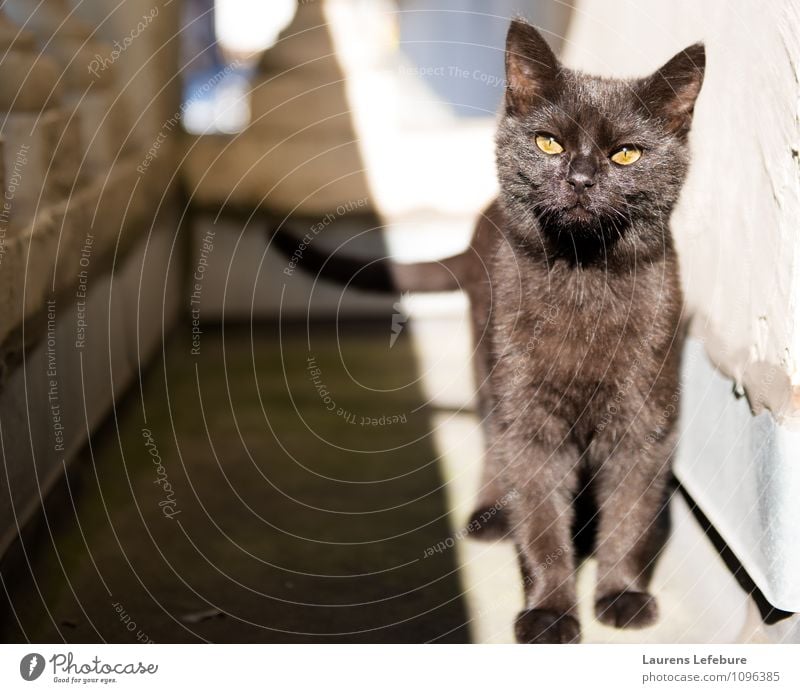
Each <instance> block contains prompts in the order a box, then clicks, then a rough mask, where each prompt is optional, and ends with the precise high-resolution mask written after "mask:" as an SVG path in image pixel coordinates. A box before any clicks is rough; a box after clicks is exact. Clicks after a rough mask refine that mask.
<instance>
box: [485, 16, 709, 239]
mask: <svg viewBox="0 0 800 693" xmlns="http://www.w3.org/2000/svg"><path fill="white" fill-rule="evenodd" d="M704 67H705V49H704V48H703V46H702V44H695V45H693V46H690V47H689V48H687V49H686V50H685V51H683V52H681V53H679V54H678V55H676V56H675V57H674V58H672V59H671V60H670V61H669V62H667V63H666V64H665V65H664V66H663V67H662V68H661V69H659V70H657V71H656V72H654V73H653V74H652V75H650V76H648V77H645V78H642V79H637V80H621V79H603V78H598V77H591V76H588V75H585V74H582V73H579V72H575V71H572V70H568V69H566V68H564V67H563V66H561V65H560V64H559V62H558V60H557V59H556V57H555V55H554V54H553V52H552V51H551V50H550V47H549V46H548V45H547V43H546V42H545V40H544V39H543V38H542V36H541V35H540V34H539V32H538V31H536V29H534V28H533V27H532V26H530V25H529V24H527V23H525V22H523V21H513V22H512V23H511V28H510V29H509V32H508V39H507V43H506V82H507V88H506V98H505V108H504V114H503V118H502V121H501V123H500V126H499V129H498V137H497V161H498V172H499V177H500V185H501V190H502V200H503V204H504V207H505V209H506V212H507V214H508V216H509V217H510V218H511V219H515V220H517V221H519V222H520V223H519V224H518V225H517V226H518V228H522V227H524V226H525V225H526V223H530V221H531V220H532V219H533V218H536V219H537V220H538V221H539V226H540V227H542V228H543V229H544V230H545V232H546V233H552V232H555V233H556V234H558V235H559V237H562V236H563V237H564V238H567V239H568V238H570V237H572V238H573V239H574V238H576V237H583V238H587V237H595V238H597V237H601V236H604V237H607V238H608V239H614V238H619V237H621V236H622V235H624V234H625V233H634V232H631V231H630V229H631V228H632V227H633V228H638V227H643V226H644V225H643V224H638V225H637V224H636V221H637V220H638V221H642V220H644V221H654V220H655V221H663V222H664V224H663V225H662V226H663V227H664V228H666V221H667V220H668V218H669V213H670V212H671V210H672V207H673V206H674V204H675V201H676V200H677V197H678V193H679V191H680V187H681V185H682V183H683V179H684V177H685V174H686V168H687V165H688V160H689V157H688V144H687V134H688V132H689V127H690V125H691V120H692V112H693V109H694V103H695V100H696V98H697V95H698V93H699V92H700V87H701V85H702V83H703V72H704ZM657 226H658V225H657ZM637 232H640V231H637Z"/></svg>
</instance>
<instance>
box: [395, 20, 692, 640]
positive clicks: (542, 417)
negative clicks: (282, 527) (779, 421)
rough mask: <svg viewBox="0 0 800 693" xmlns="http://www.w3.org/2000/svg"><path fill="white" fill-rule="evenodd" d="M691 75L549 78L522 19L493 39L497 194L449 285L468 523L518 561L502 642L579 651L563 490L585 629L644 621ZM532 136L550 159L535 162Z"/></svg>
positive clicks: (673, 389)
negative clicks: (458, 296)
mask: <svg viewBox="0 0 800 693" xmlns="http://www.w3.org/2000/svg"><path fill="white" fill-rule="evenodd" d="M704 63H705V54H704V50H703V47H702V46H701V45H695V46H691V47H690V48H688V49H687V50H686V51H685V52H683V53H680V54H678V55H677V56H676V57H675V58H673V59H672V60H671V61H670V62H669V63H667V64H666V65H665V66H664V67H663V68H662V69H661V70H659V71H657V72H656V73H654V74H653V75H652V76H650V77H648V78H645V79H641V80H628V81H623V80H610V79H601V78H596V77H590V76H587V75H583V74H580V73H576V72H573V71H570V70H567V69H565V68H563V67H562V66H560V65H559V63H558V61H557V60H556V58H555V56H554V55H553V53H552V52H551V50H550V49H549V47H548V46H547V44H546V43H545V41H544V40H543V39H542V38H541V36H540V35H539V34H538V32H537V31H536V30H535V29H534V28H533V27H531V26H529V25H527V24H525V23H524V22H521V21H514V22H512V24H511V28H510V30H509V34H508V41H507V50H506V72H507V82H508V89H507V94H506V103H505V110H504V115H503V118H502V120H501V123H500V125H499V128H498V134H497V166H498V174H499V179H500V188H501V195H500V198H499V199H498V200H497V201H496V202H495V203H493V204H492V205H491V206H490V208H489V209H488V210H487V211H486V212H484V214H483V215H482V217H481V219H480V220H479V222H478V225H477V227H476V232H475V235H474V237H473V240H472V243H471V246H470V248H469V249H468V250H467V251H466V252H465V253H464V254H462V255H461V256H457V257H458V259H457V261H454V260H456V259H454V258H450V259H449V260H448V261H447V262H448V263H449V264H448V267H447V269H448V272H449V271H452V269H453V268H454V267H457V268H458V269H457V273H458V278H459V280H460V284H461V286H462V287H463V288H464V289H465V290H466V292H467V294H468V295H469V298H470V301H471V307H472V320H473V331H474V338H475V342H476V359H475V372H476V380H477V383H478V390H479V402H480V413H481V415H482V418H483V419H484V420H485V421H487V422H488V425H487V433H488V446H487V454H486V464H485V471H484V480H483V487H482V491H481V497H480V501H479V504H478V510H477V511H476V515H478V516H479V515H480V514H482V511H483V509H484V508H486V507H488V506H494V507H500V508H502V511H501V512H500V513H498V514H496V515H493V516H494V517H495V518H497V520H498V521H497V522H496V523H495V525H494V526H492V527H487V528H486V531H487V533H495V534H496V533H503V532H505V531H510V533H511V535H512V537H513V539H514V542H515V544H516V546H517V549H518V552H519V556H520V563H521V568H522V573H523V577H524V585H525V599H526V609H525V610H524V611H523V612H522V613H521V614H520V615H519V617H518V619H517V621H516V623H515V632H516V636H517V639H518V640H519V641H520V642H574V641H577V640H579V639H580V626H579V624H578V620H577V613H576V595H575V554H574V551H573V549H572V546H573V544H572V530H573V529H574V507H573V502H574V499H575V497H576V495H577V494H579V493H581V492H583V494H584V495H585V494H587V492H588V491H590V492H591V495H592V497H593V500H594V503H595V504H596V507H597V511H598V517H597V522H596V524H597V536H596V542H595V555H596V557H597V562H598V583H597V594H596V614H597V617H598V618H599V619H600V620H601V621H603V622H605V623H608V624H610V625H613V626H616V627H642V626H646V625H649V624H651V623H652V622H654V621H655V619H656V618H657V605H656V601H655V599H654V598H653V597H652V596H651V595H649V593H648V592H647V587H648V582H649V578H650V574H651V572H652V567H653V562H654V560H655V557H656V555H657V554H658V551H659V549H660V547H661V545H662V544H663V541H664V538H665V532H664V524H663V522H662V521H661V520H662V519H663V516H664V508H665V503H666V492H667V483H668V480H669V477H670V461H671V455H672V452H673V447H674V444H675V438H676V433H675V424H676V419H677V413H678V400H679V385H678V371H679V359H680V350H681V343H682V334H681V327H680V325H681V311H682V298H681V291H680V285H679V281H678V265H677V258H676V255H675V250H674V248H673V242H672V239H671V236H670V231H669V218H670V214H671V212H672V209H673V207H674V205H675V202H676V200H677V198H678V194H679V192H680V188H681V185H682V183H683V180H684V177H685V174H686V169H687V166H688V160H689V156H688V147H687V141H686V138H687V134H688V131H689V127H690V124H691V116H692V109H693V106H694V102H695V99H696V97H697V94H698V92H699V90H700V87H701V84H702V76H703V70H704ZM537 132H546V133H549V134H551V135H555V136H556V138H557V139H558V141H559V142H560V143H561V144H562V145H563V146H564V148H565V152H564V153H563V154H560V155H557V156H548V155H546V154H544V153H543V152H541V151H540V150H539V149H538V148H537V147H536V145H535V143H534V137H535V134H536V133H537ZM624 144H633V145H636V146H638V147H639V148H641V149H642V150H643V155H642V158H641V159H640V160H639V161H638V162H636V163H635V164H633V165H631V166H627V167H622V166H618V165H616V164H614V163H612V162H611V161H610V158H609V157H610V154H611V153H613V151H614V150H615V149H617V148H618V147H619V146H621V145H624ZM427 271H428V272H434V271H436V270H435V268H434V267H433V265H430V264H429V265H427ZM428 283H429V284H430V283H432V284H435V285H436V284H437V282H428ZM438 285H440V284H438ZM403 288H414V287H408V286H405V287H403Z"/></svg>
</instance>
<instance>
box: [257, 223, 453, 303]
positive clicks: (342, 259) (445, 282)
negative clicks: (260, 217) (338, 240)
mask: <svg viewBox="0 0 800 693" xmlns="http://www.w3.org/2000/svg"><path fill="white" fill-rule="evenodd" d="M267 235H268V240H270V241H271V243H270V247H271V248H275V250H277V251H278V252H279V253H280V254H281V255H283V257H284V258H286V260H288V261H289V263H290V265H289V266H290V267H291V268H292V271H293V270H294V269H295V268H297V269H299V270H301V271H303V272H304V273H306V274H309V275H311V276H319V277H321V278H322V279H327V280H328V281H331V282H334V283H336V284H341V285H347V286H349V287H353V288H356V289H361V290H362V291H372V292H376V293H403V292H405V291H412V292H415V291H424V292H433V291H458V290H459V289H461V288H463V282H464V280H465V274H466V271H467V252H468V251H465V252H463V253H459V254H458V255H452V256H451V257H447V258H444V259H442V260H437V261H434V262H415V263H399V262H393V261H392V260H388V259H380V260H369V259H361V258H355V257H352V256H349V255H342V254H341V253H328V252H326V251H324V250H319V249H317V248H316V247H315V246H314V243H315V242H316V240H317V239H314V241H313V242H311V243H305V242H304V241H303V240H301V239H299V238H297V237H296V236H295V235H294V234H293V233H291V232H290V231H288V230H286V228H285V227H284V226H283V225H282V226H281V227H279V228H278V229H277V230H274V229H268V232H267Z"/></svg>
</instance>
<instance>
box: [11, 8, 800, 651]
mask: <svg viewBox="0 0 800 693" xmlns="http://www.w3.org/2000/svg"><path fill="white" fill-rule="evenodd" d="M514 16H523V17H525V18H526V19H528V20H529V21H531V22H532V23H534V24H535V25H536V26H538V27H539V28H540V29H541V30H542V32H543V33H544V35H545V37H546V38H547V40H548V41H549V43H550V45H551V46H552V47H553V49H554V50H555V51H556V52H557V54H558V55H559V57H560V58H561V59H562V60H563V61H564V63H565V64H566V65H568V66H570V67H574V68H580V69H585V70H587V71H591V72H593V73H599V74H604V75H610V76H637V75H644V74H647V73H649V72H651V71H653V70H655V69H656V68H657V67H659V66H660V65H661V64H663V63H664V62H665V61H666V60H667V59H668V58H669V57H671V56H672V55H673V54H674V53H676V52H677V51H679V50H681V49H682V48H684V47H685V46H687V45H688V44H690V43H693V42H694V41H697V40H703V41H705V43H706V47H707V53H708V69H707V75H706V82H705V85H704V87H703V92H702V94H701V96H700V99H699V102H698V105H697V110H696V115H695V124H694V128H693V132H692V138H691V146H692V151H693V165H692V169H691V173H690V177H689V180H688V182H687V186H686V189H685V192H684V195H683V197H682V200H681V203H680V206H679V208H678V210H677V211H676V213H675V215H674V217H673V222H674V223H673V227H674V232H675V236H676V241H677V244H678V248H679V252H680V256H681V263H682V273H683V283H684V289H685V292H686V298H687V309H688V313H689V315H690V318H691V324H690V334H691V338H690V340H689V343H688V344H687V351H686V355H685V356H686V357H685V365H684V374H683V378H684V381H683V388H682V391H683V397H684V401H683V413H682V421H681V444H680V450H679V454H678V458H677V460H676V477H677V482H678V484H677V488H678V490H677V492H676V495H675V497H674V499H673V502H672V508H671V509H672V518H673V535H672V538H671V540H670V542H669V544H668V545H667V548H666V550H665V552H664V555H663V557H662V559H661V561H660V563H659V565H658V569H657V571H656V575H655V578H654V590H655V592H656V595H657V596H658V597H659V600H660V604H661V612H662V618H661V620H660V622H659V623H658V624H657V625H656V626H654V627H653V628H650V629H647V630H644V631H637V632H622V631H615V630H613V629H610V628H606V627H604V626H602V625H600V624H598V623H596V622H595V621H594V620H593V617H592V613H591V611H592V609H591V604H592V596H591V590H592V571H593V569H594V566H593V562H592V561H591V560H589V561H587V562H585V564H584V565H583V566H582V567H581V572H580V592H581V609H582V620H583V623H584V625H585V626H586V628H585V639H586V640H587V641H589V642H800V621H799V620H798V617H797V616H795V615H794V612H797V611H800V510H799V509H798V504H797V501H796V499H797V498H798V497H800V468H798V459H800V455H798V451H800V442H798V441H799V439H798V432H797V431H798V422H799V421H800V418H798V409H799V408H800V374H799V373H798V355H799V354H800V321H798V318H799V317H800V312H798V305H800V301H799V300H798V298H800V280H799V279H798V278H799V277H800V273H798V268H797V262H798V260H797V258H800V239H799V238H798V233H797V220H798V218H800V215H799V214H798V212H800V170H799V169H798V161H799V160H800V154H798V152H799V151H800V118H798V116H799V115H800V113H798V104H800V99H798V96H800V89H799V88H798V80H797V74H798V73H800V39H798V36H800V32H798V28H799V27H800V14H799V13H798V9H797V8H796V7H795V5H794V3H792V2H791V0H779V1H778V2H774V3H770V4H769V7H765V6H764V5H763V4H761V5H759V4H757V3H754V2H750V1H749V0H740V1H738V2H734V3H730V2H727V3H726V2H722V0H711V1H709V2H704V3H693V2H690V1H689V0H677V1H675V0H672V1H670V2H667V1H666V0H663V1H661V0H659V1H657V2H652V3H648V4H647V5H646V6H644V5H642V4H641V3H635V2H633V0H602V2H601V0H574V1H573V2H561V1H558V0H515V2H510V1H506V0H494V1H493V2H477V1H476V0H438V1H434V0H305V1H303V0H300V1H297V0H270V2H268V3H254V2H248V1H247V0H121V1H120V2H118V3H116V4H109V3H106V2H103V1H102V0H41V1H40V2H31V1H30V0H5V2H3V3H2V5H0V49H2V52H1V53H0V84H2V86H3V88H2V89H0V136H1V137H2V139H0V145H2V173H3V178H2V181H0V182H2V185H3V187H4V200H3V204H2V207H0V344H1V345H2V348H1V349H0V455H2V460H3V473H2V474H0V580H1V581H2V586H3V590H2V592H0V639H2V640H3V641H7V642H22V641H35V642H62V641H63V642H102V641H107V642H198V641H214V642H482V643H488V642H511V641H512V640H513V634H512V631H511V624H512V621H513V617H514V615H515V614H516V612H517V611H518V610H519V609H520V608H521V604H522V591H521V584H520V578H519V575H518V569H517V564H516V556H515V554H514V551H513V548H512V547H511V546H510V545H508V544H507V543H504V542H498V543H495V544H486V543H479V542H475V541H473V540H471V539H469V538H467V537H465V536H464V533H463V532H462V531H461V528H462V527H463V526H464V525H465V523H466V521H467V518H468V517H469V513H470V511H471V510H472V505H473V503H474V499H475V497H476V495H477V492H478V490H479V488H480V463H481V454H482V453H481V450H482V437H481V422H480V418H479V417H478V416H477V413H476V411H475V403H474V382H473V377H472V372H471V368H470V355H471V350H472V345H471V342H470V336H469V323H468V319H467V313H466V309H467V304H466V299H465V298H464V297H463V296H462V295H460V294H458V293H451V294H424V295H423V294H419V295H417V294H403V295H382V296H381V295H375V294H370V293H369V292H364V291H359V290H358V289H356V288H354V287H352V286H344V287H343V286H338V285H336V284H333V283H330V282H328V281H326V280H325V278H324V277H317V276H314V273H311V274H308V275H306V274H303V271H302V269H300V268H298V267H295V266H294V265H293V264H292V262H291V259H288V258H287V257H285V255H283V254H281V253H279V252H277V251H276V249H275V245H274V243H273V239H274V237H275V233H276V231H279V230H284V231H289V232H291V233H293V234H294V235H295V237H296V238H298V239H302V238H303V237H307V238H308V239H309V240H308V243H309V245H313V248H314V249H315V250H316V251H319V252H323V253H324V254H326V255H327V254H333V253H343V254H345V255H348V256H356V257H361V258H364V260H365V262H366V263H369V262H372V261H375V260H380V259H386V258H391V259H393V260H395V261H399V262H415V261H419V260H431V259H437V258H441V257H444V256H447V255H451V254H453V253H456V252H459V251H460V250H461V249H463V248H464V247H465V246H466V245H467V243H468V240H469V237H470V234H471V231H472V226H473V224H474V221H475V218H476V216H477V215H478V214H479V213H480V211H481V210H482V209H483V208H484V207H485V206H486V205H487V204H488V203H489V202H490V201H491V200H492V199H493V197H494V196H495V195H496V192H497V190H496V188H497V183H496V179H495V168H494V153H493V136H494V129H495V124H496V121H497V113H498V108H499V106H500V103H501V101H502V97H503V92H504V87H505V84H504V75H503V46H504V39H505V32H506V30H507V27H508V23H509V20H510V18H511V17H514ZM295 264H297V263H295Z"/></svg>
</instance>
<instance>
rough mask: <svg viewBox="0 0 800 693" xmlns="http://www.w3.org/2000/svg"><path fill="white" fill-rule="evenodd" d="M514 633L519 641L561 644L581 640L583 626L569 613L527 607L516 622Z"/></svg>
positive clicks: (538, 643)
mask: <svg viewBox="0 0 800 693" xmlns="http://www.w3.org/2000/svg"><path fill="white" fill-rule="evenodd" d="M514 635H515V636H516V638H517V642H519V643H527V644H534V645H547V644H556V645H559V644H566V643H573V642H580V639H581V626H580V624H579V623H578V620H577V619H575V618H573V617H572V616H570V615H568V614H563V613H559V612H558V611H551V610H550V609H526V610H525V611H521V612H520V613H519V615H518V616H517V620H516V621H515V622H514Z"/></svg>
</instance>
